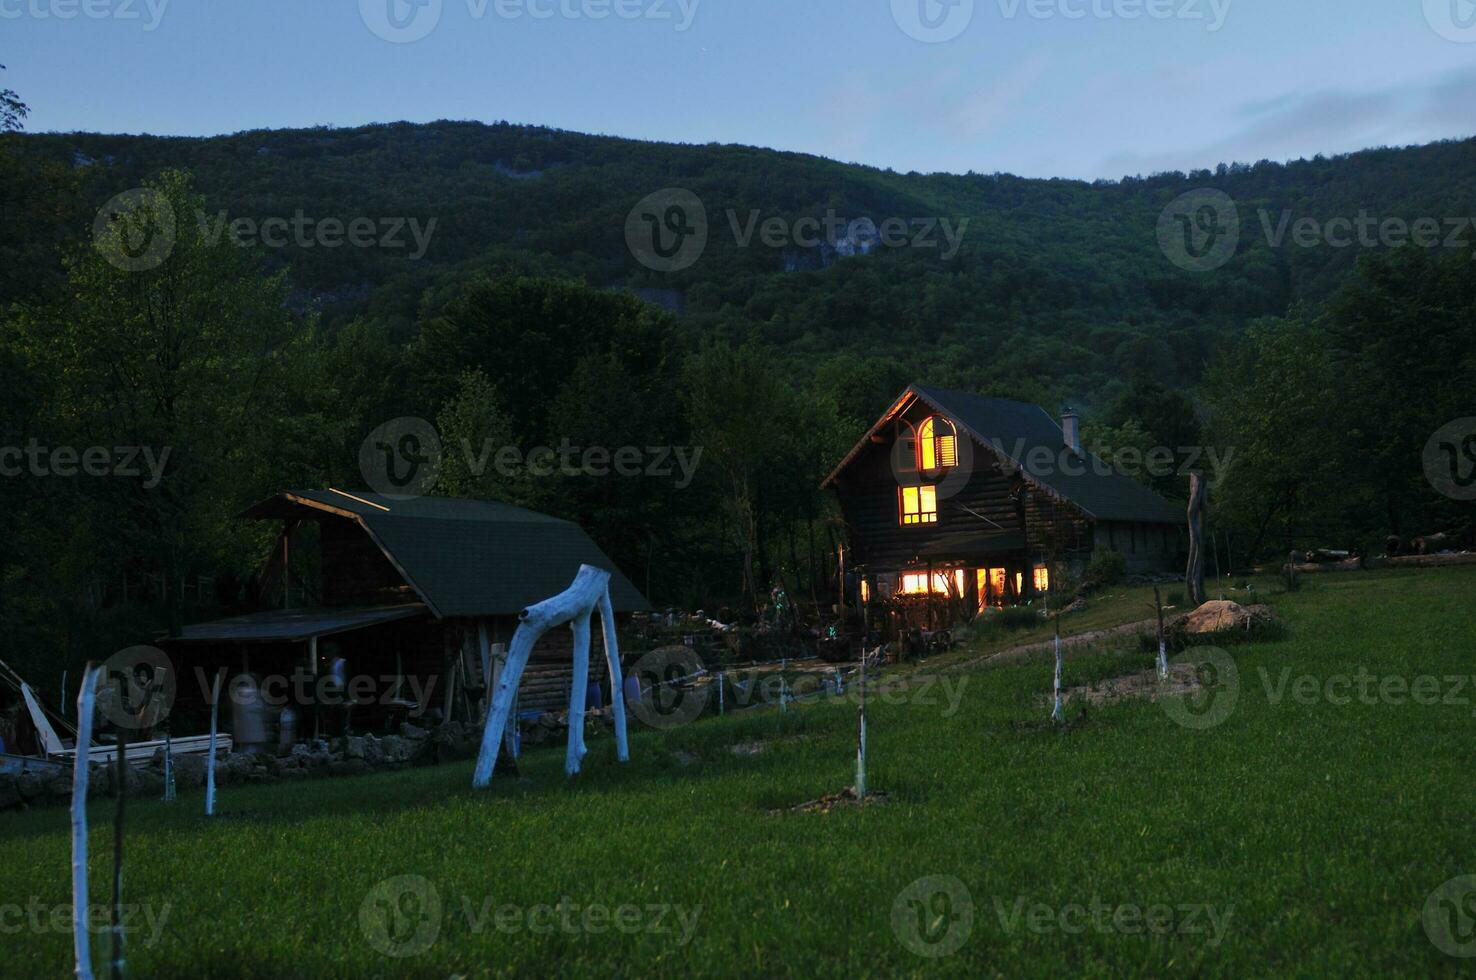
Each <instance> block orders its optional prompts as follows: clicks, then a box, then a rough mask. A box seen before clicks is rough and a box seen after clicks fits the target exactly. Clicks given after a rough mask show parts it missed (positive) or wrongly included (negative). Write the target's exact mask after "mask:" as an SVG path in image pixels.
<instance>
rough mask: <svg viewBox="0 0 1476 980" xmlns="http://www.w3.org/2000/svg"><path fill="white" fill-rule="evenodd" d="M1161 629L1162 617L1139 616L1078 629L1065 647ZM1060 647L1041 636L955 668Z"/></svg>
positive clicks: (1012, 660)
mask: <svg viewBox="0 0 1476 980" xmlns="http://www.w3.org/2000/svg"><path fill="white" fill-rule="evenodd" d="M1157 629H1158V621H1157V620H1155V619H1144V620H1139V621H1138V622H1136V623H1124V624H1123V625H1121V626H1109V627H1108V628H1106V629H1100V630H1092V631H1091V632H1089V633H1077V634H1076V635H1074V636H1063V637H1061V649H1063V650H1066V651H1068V652H1069V651H1071V650H1074V649H1077V648H1079V647H1089V646H1092V645H1094V644H1097V643H1101V642H1102V641H1103V640H1115V639H1122V638H1126V637H1133V636H1152V635H1153V634H1154V632H1156V631H1157ZM1055 649H1056V641H1055V639H1054V638H1052V639H1049V640H1041V641H1039V642H1037V643H1026V644H1024V645H1022V646H1017V647H1010V648H1009V649H1007V650H999V651H996V652H995V653H990V654H986V655H985V656H982V657H976V658H975V659H973V660H966V661H963V662H962V663H958V664H953V665H952V666H951V668H950V669H952V670H969V669H972V668H975V667H982V666H984V665H986V664H1014V663H1020V662H1022V661H1025V660H1029V659H1030V657H1031V656H1032V655H1034V654H1037V653H1052V652H1054V651H1055Z"/></svg>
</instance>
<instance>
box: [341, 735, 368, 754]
mask: <svg viewBox="0 0 1476 980" xmlns="http://www.w3.org/2000/svg"><path fill="white" fill-rule="evenodd" d="M343 754H344V756H345V757H347V758H349V759H362V758H364V736H362V735H350V736H349V737H348V738H346V739H344V740H343Z"/></svg>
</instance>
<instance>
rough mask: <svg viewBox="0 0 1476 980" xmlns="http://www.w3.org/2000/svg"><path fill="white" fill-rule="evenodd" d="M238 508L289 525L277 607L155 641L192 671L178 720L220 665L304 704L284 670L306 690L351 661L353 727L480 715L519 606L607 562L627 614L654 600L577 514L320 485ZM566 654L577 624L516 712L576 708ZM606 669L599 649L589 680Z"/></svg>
mask: <svg viewBox="0 0 1476 980" xmlns="http://www.w3.org/2000/svg"><path fill="white" fill-rule="evenodd" d="M243 516H244V517H246V518H250V519H255V520H264V521H279V522H281V524H282V531H281V534H280V535H279V536H278V538H277V544H276V547H275V548H274V550H273V554H272V556H271V558H270V560H269V562H268V566H267V568H266V571H265V572H264V575H263V579H264V580H265V581H267V582H269V583H271V591H272V592H273V593H280V594H281V595H282V596H283V603H282V604H283V608H277V609H271V610H268V611H263V612H258V613H254V614H251V615H247V616H241V617H236V618H232V619H225V620H219V621H216V622H208V623H198V624H195V625H191V626H186V627H184V629H183V630H182V632H180V633H179V635H177V636H172V637H167V638H164V639H161V640H160V645H161V646H163V647H164V648H165V649H166V650H167V651H168V652H169V654H170V656H171V659H172V660H173V661H174V663H175V667H176V670H178V671H180V673H181V675H182V676H181V678H180V683H179V685H178V686H179V698H178V701H177V707H176V711H175V715H176V717H178V716H180V715H181V714H183V715H185V716H187V717H188V716H190V715H191V714H193V715H195V716H199V715H200V714H201V712H202V709H203V704H202V703H201V697H200V695H201V692H202V688H203V686H204V685H202V684H201V683H196V681H197V680H199V679H201V678H203V677H207V676H213V674H214V672H215V671H217V670H219V669H220V668H222V667H224V668H226V669H228V670H229V671H230V672H231V673H232V674H236V673H248V674H253V675H255V676H257V677H259V678H265V677H270V678H274V679H276V680H277V682H278V684H279V687H280V688H281V689H282V690H284V691H286V692H287V696H288V697H290V698H292V699H293V700H300V698H298V696H297V693H296V692H297V691H298V689H299V687H298V686H294V683H295V684H297V685H301V684H302V683H304V682H301V681H297V682H293V683H286V684H283V682H282V680H281V679H283V678H300V677H303V676H304V675H305V676H306V678H307V681H306V682H305V683H306V684H307V685H308V686H309V687H311V685H312V682H313V680H312V679H314V678H317V677H319V676H321V675H323V674H324V673H325V671H327V670H328V669H329V666H330V662H331V660H333V659H336V658H342V659H343V660H344V661H345V662H346V664H345V667H346V673H347V674H348V675H351V676H352V677H354V678H356V679H359V683H360V684H361V690H362V694H363V697H362V698H361V699H356V706H355V708H354V712H355V714H354V726H355V728H364V729H373V728H376V727H382V726H383V725H384V724H386V723H390V722H393V721H395V720H396V718H410V719H411V720H413V719H414V718H416V717H420V716H422V715H423V714H424V713H425V712H426V711H428V710H429V709H432V708H437V709H440V711H441V713H442V715H443V716H444V717H447V718H452V717H460V718H466V719H468V720H472V721H475V720H477V715H476V711H475V697H467V696H466V692H467V691H468V690H471V691H473V692H476V691H478V690H481V691H485V689H486V687H487V686H488V684H489V682H493V681H494V678H495V672H496V669H497V668H496V658H495V655H494V651H495V650H496V648H497V646H498V645H499V644H501V645H505V644H507V643H508V642H509V641H510V640H511V638H512V635H513V632H514V630H515V629H516V628H517V625H518V618H517V617H518V613H519V612H520V611H521V610H522V609H524V608H526V607H527V606H529V605H532V604H533V603H536V602H539V601H541V600H543V599H546V598H548V597H550V596H553V595H556V594H558V593H560V592H562V591H564V590H565V589H567V588H568V587H569V585H570V583H571V582H572V581H573V580H574V576H575V574H576V573H577V572H578V571H579V567H580V565H582V564H589V565H594V566H597V567H600V568H605V569H608V570H609V571H610V572H611V573H612V575H611V580H610V596H611V601H612V602H613V604H614V607H615V610H616V612H617V614H622V613H630V612H634V611H637V610H645V609H648V608H649V606H648V604H647V602H646V600H645V598H644V597H643V596H642V595H641V594H640V592H639V591H637V590H636V588H635V586H634V585H632V584H631V583H630V581H629V580H628V579H627V578H626V577H625V576H624V575H622V574H621V573H620V571H619V570H618V569H616V568H615V566H614V564H613V563H612V562H611V561H610V559H609V558H608V557H606V555H605V554H604V553H603V552H602V551H601V550H600V549H599V547H598V546H596V545H595V543H594V542H593V541H592V540H590V538H589V536H588V535H587V534H585V532H584V530H583V529H582V528H580V527H579V526H578V525H576V524H573V523H570V522H569V521H564V520H559V519H557V518H553V517H548V516H546V515H543V514H538V513H534V512H532V511H528V510H523V509H521V508H518V507H512V506H508V505H506V504H500V503H493V502H489V501H481V500H455V499H449V498H443V497H419V498H415V499H409V500H396V499H391V498H388V497H384V496H381V495H379V494H375V493H369V492H353V493H350V492H346V491H343V490H317V491H306V492H288V493H281V494H278V495H276V496H274V497H271V498H269V499H267V500H264V501H262V502H260V503H258V504H256V505H254V506H253V507H251V508H250V509H248V510H247V511H246V512H245V513H244V515H243ZM599 632H600V631H599V630H598V629H596V630H595V644H596V647H599V645H600V641H599ZM572 651H573V645H572V640H571V637H570V635H569V631H568V630H555V631H553V632H552V633H550V634H549V635H547V636H545V637H544V639H543V640H542V641H541V642H540V643H539V645H538V646H537V648H536V649H535V651H534V655H533V659H532V661H531V662H530V665H529V669H528V670H527V671H526V672H525V674H524V677H523V681H522V684H521V690H522V692H523V693H522V695H521V696H520V702H519V708H520V710H522V711H524V712H530V713H531V712H537V711H541V710H558V709H560V708H562V707H567V704H568V697H569V688H570V675H571V670H572V659H573V658H572ZM603 670H604V664H603V659H602V657H601V656H600V655H599V652H598V649H597V650H596V651H595V655H594V656H593V657H592V658H591V671H590V675H591V677H592V678H595V679H599V678H601V677H602V676H603ZM489 674H490V675H492V676H488V675H489ZM271 693H272V694H279V692H278V691H273V692H271ZM308 714H311V712H308ZM305 720H306V719H305ZM306 734H311V731H308V732H306Z"/></svg>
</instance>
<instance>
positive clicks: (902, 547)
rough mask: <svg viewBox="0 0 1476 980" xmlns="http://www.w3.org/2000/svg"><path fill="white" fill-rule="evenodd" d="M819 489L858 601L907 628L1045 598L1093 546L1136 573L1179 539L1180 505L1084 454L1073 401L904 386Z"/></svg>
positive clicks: (1152, 565) (1176, 552)
mask: <svg viewBox="0 0 1476 980" xmlns="http://www.w3.org/2000/svg"><path fill="white" fill-rule="evenodd" d="M823 486H825V487H829V488H833V489H834V491H835V493H836V495H837V497H838V498H839V503H840V508H841V512H842V517H843V519H844V521H845V525H846V531H847V537H848V539H849V542H850V550H849V553H848V559H847V566H848V568H849V569H850V570H852V571H854V572H856V573H859V580H860V585H859V591H860V592H861V594H862V599H863V601H865V602H874V601H880V600H888V601H890V600H898V602H897V603H895V605H897V606H900V607H901V608H903V609H911V610H913V612H914V614H913V615H910V616H909V617H908V620H909V622H911V623H913V624H914V625H929V624H931V625H941V623H940V622H939V620H940V618H944V617H947V611H948V610H949V609H953V610H959V611H962V612H963V614H965V615H972V613H973V612H974V611H977V610H979V609H983V608H985V607H987V606H991V605H993V606H999V605H1014V604H1019V603H1024V602H1029V601H1032V600H1035V599H1037V598H1039V597H1042V596H1048V595H1049V594H1050V593H1051V592H1052V591H1053V590H1054V589H1055V586H1056V584H1057V583H1058V582H1060V581H1064V580H1065V579H1067V578H1071V577H1075V576H1079V575H1080V574H1081V573H1082V572H1083V571H1084V570H1085V568H1086V566H1087V564H1088V563H1089V562H1090V560H1091V557H1092V555H1093V553H1094V552H1097V551H1099V550H1101V549H1112V550H1115V551H1118V552H1120V553H1121V554H1122V555H1123V557H1124V558H1125V559H1126V564H1127V567H1128V570H1129V571H1130V572H1136V573H1147V572H1159V571H1168V570H1170V569H1171V568H1173V567H1174V566H1175V564H1176V563H1177V562H1179V561H1180V556H1181V555H1182V554H1183V553H1184V552H1185V550H1186V543H1185V539H1184V531H1183V530H1182V529H1183V527H1184V525H1185V517H1184V513H1183V511H1182V509H1181V508H1180V507H1177V506H1174V505H1172V504H1170V503H1169V502H1168V501H1166V500H1164V499H1163V498H1162V497H1160V496H1159V495H1158V494H1156V493H1154V492H1153V491H1152V490H1151V489H1149V488H1148V487H1147V486H1145V485H1143V484H1141V483H1139V482H1138V481H1136V480H1134V479H1132V478H1130V477H1128V476H1126V475H1124V474H1122V473H1120V472H1117V471H1115V470H1113V469H1112V468H1111V467H1109V466H1107V465H1106V464H1105V463H1103V462H1102V461H1101V460H1100V459H1098V458H1096V457H1094V456H1092V455H1091V454H1089V453H1086V452H1084V451H1083V450H1082V447H1081V441H1080V429H1079V422H1078V419H1077V417H1076V415H1075V413H1073V412H1070V411H1069V410H1068V411H1067V412H1066V413H1065V414H1064V415H1063V417H1062V419H1061V421H1059V422H1058V421H1057V420H1056V419H1054V418H1052V417H1051V415H1050V414H1049V413H1047V412H1046V411H1045V410H1044V409H1042V408H1039V407H1038V406H1035V405H1029V404H1025V403H1023V402H1015V401H1008V400H1005V399H1000V398H987V397H984V396H981V395H974V394H968V393H965V392H957V391H945V390H943V389H939V388H930V387H926V386H923V385H912V386H911V387H909V388H908V389H907V391H905V392H904V393H903V394H902V396H901V397H900V398H898V399H897V401H896V402H895V403H894V404H893V405H892V407H891V408H890V409H888V410H887V412H886V414H884V415H883V416H882V417H881V418H880V419H878V420H877V422H876V424H875V425H873V426H872V427H871V429H870V430H869V431H868V432H867V433H866V434H865V435H863V436H862V437H861V439H860V441H859V442H857V443H856V446H855V448H853V449H852V450H851V451H850V452H849V453H848V454H847V455H846V457H845V458H844V459H843V460H841V462H840V464H839V465H838V466H837V467H836V468H835V470H834V472H832V473H831V474H830V476H829V477H827V478H826V480H825V482H824V484H823ZM947 618H953V617H947Z"/></svg>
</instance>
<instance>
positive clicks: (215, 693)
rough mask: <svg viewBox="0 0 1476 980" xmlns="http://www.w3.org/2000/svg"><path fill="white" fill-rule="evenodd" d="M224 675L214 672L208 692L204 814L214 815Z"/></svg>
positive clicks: (220, 672) (221, 671)
mask: <svg viewBox="0 0 1476 980" xmlns="http://www.w3.org/2000/svg"><path fill="white" fill-rule="evenodd" d="M224 677H225V671H224V670H223V669H222V670H220V671H217V672H216V674H215V684H214V686H213V689H212V690H211V692H210V755H209V757H208V758H207V759H206V761H205V816H207V817H213V816H215V740H216V734H215V733H216V730H217V729H218V727H219V721H220V682H221V679H222V678H224Z"/></svg>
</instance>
